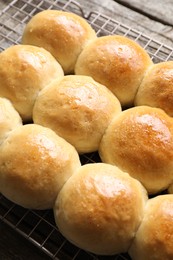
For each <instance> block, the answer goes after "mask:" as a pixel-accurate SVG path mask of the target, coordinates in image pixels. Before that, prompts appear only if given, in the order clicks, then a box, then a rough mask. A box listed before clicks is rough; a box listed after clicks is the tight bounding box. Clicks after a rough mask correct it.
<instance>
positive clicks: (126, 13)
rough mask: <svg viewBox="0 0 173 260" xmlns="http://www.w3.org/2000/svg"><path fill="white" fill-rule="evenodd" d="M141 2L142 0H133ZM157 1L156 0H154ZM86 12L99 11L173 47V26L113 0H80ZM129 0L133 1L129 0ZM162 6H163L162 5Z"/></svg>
mask: <svg viewBox="0 0 173 260" xmlns="http://www.w3.org/2000/svg"><path fill="white" fill-rule="evenodd" d="M133 1H136V2H137V3H138V4H140V2H141V1H140V0H133ZM154 1H156V0H154ZM78 2H79V3H80V4H81V6H83V8H84V10H85V12H89V11H91V10H92V11H98V12H100V13H104V14H106V15H108V16H109V17H112V18H113V19H115V20H118V21H119V22H121V23H123V24H126V25H128V26H129V27H132V28H134V29H136V30H138V31H140V32H142V33H144V34H146V35H148V36H149V37H151V38H152V39H155V40H157V41H160V42H162V43H163V44H166V45H168V46H170V47H172V48H173V26H171V25H165V24H163V23H161V22H158V21H155V20H153V19H151V18H149V17H147V16H145V15H144V14H141V13H139V12H137V11H135V10H131V9H130V8H128V7H125V6H123V5H121V4H120V3H117V2H115V1H113V0H104V1H102V0H92V1H85V0H78ZM127 2H131V1H128V0H127ZM147 2H149V1H147ZM138 6H139V5H138ZM160 8H161V7H160ZM162 9H163V7H162Z"/></svg>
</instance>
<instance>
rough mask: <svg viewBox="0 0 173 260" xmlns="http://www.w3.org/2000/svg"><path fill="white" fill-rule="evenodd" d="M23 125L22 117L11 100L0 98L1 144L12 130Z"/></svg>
mask: <svg viewBox="0 0 173 260" xmlns="http://www.w3.org/2000/svg"><path fill="white" fill-rule="evenodd" d="M21 125H22V119H21V117H20V115H19V113H18V112H17V111H16V110H15V109H14V107H13V105H12V104H11V102H10V101H9V100H8V99H6V98H0V144H1V143H2V142H3V141H4V139H5V138H6V137H7V136H8V134H9V133H10V131H12V130H13V129H15V128H16V127H18V126H21Z"/></svg>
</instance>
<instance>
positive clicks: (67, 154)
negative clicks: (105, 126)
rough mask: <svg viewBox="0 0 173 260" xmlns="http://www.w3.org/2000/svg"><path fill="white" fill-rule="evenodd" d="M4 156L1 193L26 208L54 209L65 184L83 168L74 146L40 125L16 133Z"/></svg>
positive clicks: (4, 148) (4, 146) (0, 166)
mask: <svg viewBox="0 0 173 260" xmlns="http://www.w3.org/2000/svg"><path fill="white" fill-rule="evenodd" d="M0 154H1V156H0V190H1V193H2V194H3V195H4V196H5V197H7V198H8V199H9V200H11V201H13V202H15V203H16V204H18V205H20V206H23V207H25V208H32V209H47V208H52V207H53V205H54V202H55V199H56V197H57V194H58V192H59V191H60V189H61V188H62V186H63V184H64V183H65V182H66V181H67V179H68V178H69V177H70V176H71V175H72V174H73V173H74V172H75V171H76V170H77V168H78V167H79V166H80V161H79V156H78V154H77V152H76V150H75V149H74V147H73V146H71V145H70V144H69V143H67V142H66V141H65V140H64V139H62V138H60V137H59V136H58V135H56V134H55V133H54V132H53V131H52V130H50V129H48V128H45V127H42V126H38V125H36V124H28V125H24V126H21V127H18V128H16V129H15V130H13V131H12V132H11V133H10V134H9V136H8V138H7V139H6V140H5V141H4V142H3V144H2V145H1V146H0Z"/></svg>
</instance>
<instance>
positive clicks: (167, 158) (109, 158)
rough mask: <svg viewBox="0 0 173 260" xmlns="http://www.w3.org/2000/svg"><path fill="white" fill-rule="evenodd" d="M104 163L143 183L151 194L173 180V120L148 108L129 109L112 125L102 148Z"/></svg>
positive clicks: (100, 148)
mask: <svg viewBox="0 0 173 260" xmlns="http://www.w3.org/2000/svg"><path fill="white" fill-rule="evenodd" d="M99 154H100V157H101V159H102V161H103V162H106V163H110V164H113V165H117V166H118V167H120V168H121V169H122V170H124V171H126V172H128V173H129V174H130V175H131V176H133V177H134V178H136V179H138V180H139V181H141V183H142V184H143V185H144V186H145V188H146V189H147V190H148V192H149V193H157V192H159V191H161V190H164V189H166V188H167V187H168V186H169V184H170V183H171V182H172V181H173V119H172V118H171V117H169V116H168V115H167V114H166V113H165V112H164V111H163V110H161V109H159V108H152V107H148V106H139V107H134V108H130V109H127V110H125V111H123V112H122V113H121V114H119V115H117V117H116V118H115V119H113V120H112V122H111V124H110V125H109V126H108V128H107V130H106V133H105V134H104V136H103V138H102V141H101V143H100V147H99Z"/></svg>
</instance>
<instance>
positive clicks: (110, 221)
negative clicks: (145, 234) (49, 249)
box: [54, 163, 147, 255]
mask: <svg viewBox="0 0 173 260" xmlns="http://www.w3.org/2000/svg"><path fill="white" fill-rule="evenodd" d="M146 201H147V195H146V190H145V189H144V188H143V186H142V185H141V184H140V182H138V181H137V180H135V179H133V178H131V177H130V176H129V175H128V174H127V173H123V172H122V171H121V170H119V169H118V168H117V167H115V166H112V165H108V164H104V163H95V164H94V163H93V164H86V165H84V166H82V167H81V168H79V169H78V171H77V172H76V173H75V174H74V175H73V176H72V177H71V178H70V179H69V180H68V181H67V182H66V183H65V185H64V186H63V188H62V189H61V191H60V193H59V195H58V197H57V199H56V202H55V207H54V216H55V221H56V224H57V226H58V228H59V230H60V232H61V233H62V234H63V235H64V236H65V237H66V238H67V239H68V240H69V241H70V242H72V243H73V244H75V245H76V246H78V247H80V248H82V249H84V250H87V251H90V252H92V253H95V254H99V255H113V254H118V253H121V252H126V251H127V249H128V248H129V246H130V244H131V242H132V240H133V238H134V236H135V232H136V230H137V228H138V226H139V224H140V223H141V220H142V217H143V213H144V207H145V204H146Z"/></svg>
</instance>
